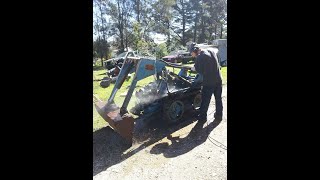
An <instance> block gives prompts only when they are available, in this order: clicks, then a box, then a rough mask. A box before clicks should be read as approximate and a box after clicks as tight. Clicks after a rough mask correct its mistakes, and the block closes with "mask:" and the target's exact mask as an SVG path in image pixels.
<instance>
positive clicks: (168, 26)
mask: <svg viewBox="0 0 320 180" xmlns="http://www.w3.org/2000/svg"><path fill="white" fill-rule="evenodd" d="M166 24H167V37H168V39H167V48H169V47H170V45H171V40H170V22H169V20H167V22H166ZM170 51H171V50H170Z"/></svg>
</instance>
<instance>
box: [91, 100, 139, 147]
mask: <svg viewBox="0 0 320 180" xmlns="http://www.w3.org/2000/svg"><path fill="white" fill-rule="evenodd" d="M95 107H96V109H97V111H98V113H99V114H100V116H101V117H102V118H103V119H104V120H105V121H107V122H108V123H109V125H110V126H111V127H112V128H113V129H114V130H115V131H116V132H117V133H119V134H120V135H121V136H122V137H123V138H125V139H126V140H127V141H128V143H130V144H132V137H133V127H134V118H133V117H132V116H131V115H130V114H128V113H126V114H124V115H122V116H121V115H120V108H119V107H118V106H117V105H116V104H107V103H106V102H103V101H99V102H96V103H95Z"/></svg>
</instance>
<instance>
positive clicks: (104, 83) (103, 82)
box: [100, 77, 111, 88]
mask: <svg viewBox="0 0 320 180" xmlns="http://www.w3.org/2000/svg"><path fill="white" fill-rule="evenodd" d="M110 83H111V79H110V78H108V77H105V78H103V79H102V80H101V82H100V86H101V87H102V88H107V87H109V86H110Z"/></svg>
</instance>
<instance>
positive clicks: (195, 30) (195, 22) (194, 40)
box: [193, 14, 198, 42]
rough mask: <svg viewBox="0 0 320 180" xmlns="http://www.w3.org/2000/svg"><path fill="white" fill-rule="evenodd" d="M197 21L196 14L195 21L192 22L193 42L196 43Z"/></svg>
mask: <svg viewBox="0 0 320 180" xmlns="http://www.w3.org/2000/svg"><path fill="white" fill-rule="evenodd" d="M197 19H198V14H197V15H196V19H195V21H194V32H193V42H197V41H196V40H197V39H196V37H197V29H198V26H197V25H198V21H197Z"/></svg>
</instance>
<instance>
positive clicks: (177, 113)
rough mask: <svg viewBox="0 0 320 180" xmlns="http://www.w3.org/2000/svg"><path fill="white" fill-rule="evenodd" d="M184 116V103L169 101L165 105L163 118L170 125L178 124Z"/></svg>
mask: <svg viewBox="0 0 320 180" xmlns="http://www.w3.org/2000/svg"><path fill="white" fill-rule="evenodd" d="M183 114H184V103H183V102H182V101H180V100H169V101H168V102H166V103H164V107H163V115H164V116H163V118H164V120H165V121H166V122H167V123H168V124H169V125H170V124H175V123H178V122H179V121H180V120H181V119H182V117H183Z"/></svg>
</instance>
